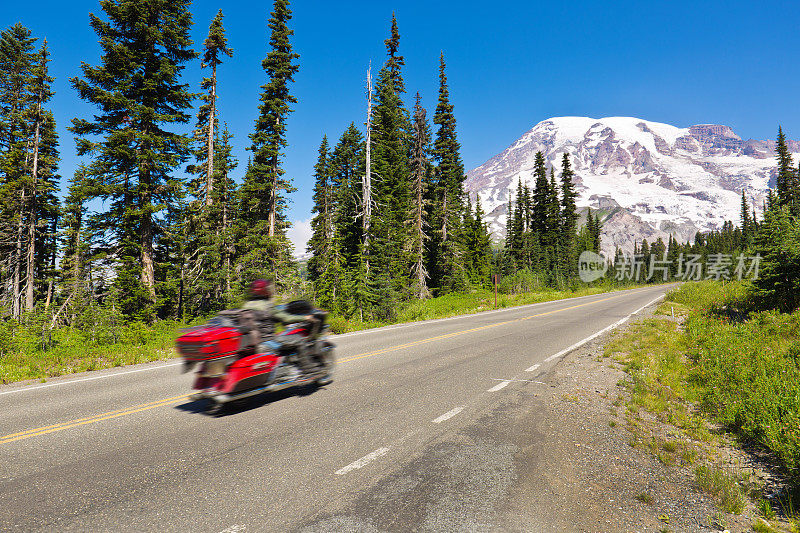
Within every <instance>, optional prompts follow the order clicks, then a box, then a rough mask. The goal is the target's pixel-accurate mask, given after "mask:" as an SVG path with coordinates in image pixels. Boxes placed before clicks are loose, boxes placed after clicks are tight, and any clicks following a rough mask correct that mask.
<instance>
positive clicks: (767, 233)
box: [755, 206, 800, 312]
mask: <svg viewBox="0 0 800 533" xmlns="http://www.w3.org/2000/svg"><path fill="white" fill-rule="evenodd" d="M755 251H756V252H757V253H758V254H760V255H761V257H762V262H761V269H760V271H759V277H758V279H757V280H756V281H755V287H756V289H757V291H756V295H757V296H758V298H759V299H761V304H762V306H765V307H768V308H769V307H774V308H777V309H780V310H781V311H784V312H792V311H794V310H795V309H797V308H798V307H800V219H797V218H793V217H792V216H791V215H790V213H789V208H788V207H779V206H775V207H773V208H772V209H768V210H767V212H766V213H765V215H764V221H763V222H762V223H761V224H760V225H759V230H758V234H757V236H756V244H755Z"/></svg>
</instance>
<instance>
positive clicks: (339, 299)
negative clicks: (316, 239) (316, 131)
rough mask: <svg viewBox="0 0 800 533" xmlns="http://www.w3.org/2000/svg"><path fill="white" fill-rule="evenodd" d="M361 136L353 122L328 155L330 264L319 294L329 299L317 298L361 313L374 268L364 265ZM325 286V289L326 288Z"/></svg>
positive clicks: (367, 305) (367, 307)
mask: <svg viewBox="0 0 800 533" xmlns="http://www.w3.org/2000/svg"><path fill="white" fill-rule="evenodd" d="M364 151H365V143H364V137H363V136H362V135H361V132H360V131H358V128H356V126H355V124H353V123H350V126H348V128H347V129H346V130H345V131H344V133H342V135H341V137H340V138H339V141H338V142H337V144H336V146H335V147H334V149H333V152H332V154H331V157H330V175H331V178H330V179H331V185H332V187H333V204H334V206H335V209H334V212H333V243H332V245H331V259H330V266H329V268H328V269H327V270H325V271H324V272H323V275H322V279H321V280H320V282H319V285H320V286H321V287H323V289H322V290H321V294H323V295H325V296H327V295H329V297H330V300H331V301H330V302H325V301H324V300H323V301H321V303H322V304H323V305H328V306H329V307H333V308H335V309H339V310H342V311H344V312H345V313H346V314H349V315H351V316H352V315H354V314H357V315H358V316H359V317H363V316H364V313H370V312H371V308H372V303H373V301H374V298H372V292H371V288H372V287H373V281H372V279H373V275H374V269H370V270H369V271H368V270H367V268H366V260H365V259H368V258H369V256H367V255H365V254H367V253H368V252H369V251H368V250H365V249H364V245H363V242H364V239H363V227H362V224H361V221H360V220H359V214H360V212H361V185H362V181H361V178H362V176H363V175H364V171H365V169H364V165H365V160H364ZM326 289H327V292H326Z"/></svg>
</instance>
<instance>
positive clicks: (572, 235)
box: [559, 152, 578, 278]
mask: <svg viewBox="0 0 800 533" xmlns="http://www.w3.org/2000/svg"><path fill="white" fill-rule="evenodd" d="M574 175H575V173H574V172H573V171H572V166H571V165H570V161H569V154H567V153H566V152H564V156H563V157H562V159H561V225H560V235H559V243H560V244H561V253H560V255H561V259H562V261H565V262H566V263H565V265H566V266H565V268H564V275H565V276H566V277H568V278H572V277H574V276H575V274H576V273H577V254H576V253H575V239H576V229H577V225H578V210H577V207H576V205H575V198H576V197H577V194H576V193H575V185H574V184H573V182H572V178H573V176H574Z"/></svg>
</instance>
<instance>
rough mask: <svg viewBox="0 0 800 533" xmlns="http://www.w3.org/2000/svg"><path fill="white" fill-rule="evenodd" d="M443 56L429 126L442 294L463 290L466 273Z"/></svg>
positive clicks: (458, 169) (459, 168) (458, 167)
mask: <svg viewBox="0 0 800 533" xmlns="http://www.w3.org/2000/svg"><path fill="white" fill-rule="evenodd" d="M445 69H446V65H445V62H444V54H441V55H440V57H439V101H438V103H437V105H436V113H435V114H434V116H433V122H434V124H436V125H437V126H438V129H437V130H436V137H435V139H434V142H433V151H432V156H433V161H434V162H435V164H436V171H435V187H436V197H437V200H438V205H437V206H436V207H437V215H438V216H437V217H436V219H437V222H438V226H439V228H440V229H439V235H437V237H438V247H439V253H438V254H437V256H438V272H437V276H436V279H435V282H436V285H437V286H439V287H440V288H441V289H443V291H444V292H449V291H459V290H463V289H464V288H465V286H466V281H467V280H466V273H465V272H464V269H463V264H462V262H461V260H462V256H463V245H462V243H461V237H462V236H461V234H460V231H459V230H460V228H461V223H462V216H463V213H464V205H463V197H464V193H463V190H464V189H463V183H464V179H465V178H466V175H465V174H464V165H463V163H462V162H461V153H460V152H461V145H460V144H459V142H458V139H457V135H456V118H455V115H454V113H453V104H451V103H450V90H449V88H448V86H447V74H446V72H445Z"/></svg>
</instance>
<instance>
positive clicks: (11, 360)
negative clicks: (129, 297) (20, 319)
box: [0, 321, 186, 383]
mask: <svg viewBox="0 0 800 533" xmlns="http://www.w3.org/2000/svg"><path fill="white" fill-rule="evenodd" d="M182 327H186V324H181V323H177V322H171V321H169V322H168V321H162V322H157V323H156V324H154V325H153V326H147V325H145V324H141V323H133V324H129V325H126V326H121V327H118V328H115V329H114V332H113V335H112V336H111V338H105V337H104V336H99V335H93V334H92V332H90V331H89V332H87V331H78V330H75V329H71V328H60V329H55V330H53V335H52V339H48V340H49V343H50V346H49V347H48V348H47V349H43V348H42V346H41V342H42V339H41V335H40V332H39V331H38V328H37V331H31V330H30V329H29V328H25V327H19V326H18V327H16V328H12V327H11V326H10V325H9V324H8V323H3V322H0V339H2V340H0V383H11V382H14V381H22V380H28V379H46V378H49V377H54V376H61V375H64V374H73V373H76V372H85V371H87V370H99V369H102V368H113V367H118V366H123V365H132V364H138V363H146V362H150V361H157V360H165V359H171V358H173V357H175V355H176V354H175V349H174V346H175V338H176V336H177V335H178V334H179V332H180V329H181V328H182Z"/></svg>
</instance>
